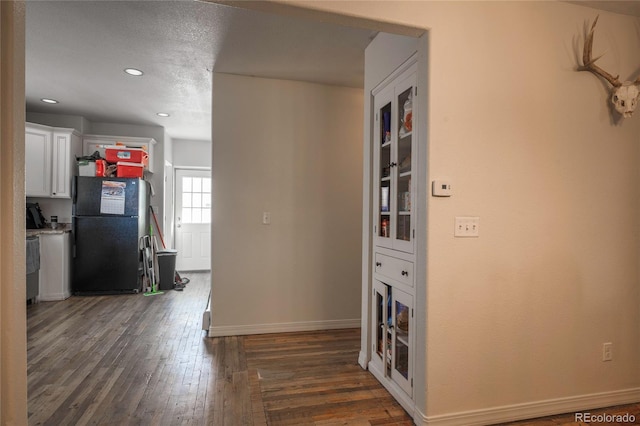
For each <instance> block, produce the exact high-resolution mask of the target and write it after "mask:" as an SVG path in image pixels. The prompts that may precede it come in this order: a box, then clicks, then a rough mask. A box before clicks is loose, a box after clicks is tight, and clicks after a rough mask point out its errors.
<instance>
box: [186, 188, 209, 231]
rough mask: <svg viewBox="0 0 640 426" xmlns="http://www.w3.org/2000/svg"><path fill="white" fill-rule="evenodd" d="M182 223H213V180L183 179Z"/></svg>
mask: <svg viewBox="0 0 640 426" xmlns="http://www.w3.org/2000/svg"><path fill="white" fill-rule="evenodd" d="M182 223H211V178H208V177H183V178H182Z"/></svg>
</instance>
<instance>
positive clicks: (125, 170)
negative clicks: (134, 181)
mask: <svg viewBox="0 0 640 426" xmlns="http://www.w3.org/2000/svg"><path fill="white" fill-rule="evenodd" d="M117 165H118V171H117V172H116V176H117V177H121V178H141V177H142V174H143V172H144V164H140V163H128V162H126V161H118V163H117Z"/></svg>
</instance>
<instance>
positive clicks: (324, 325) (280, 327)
mask: <svg viewBox="0 0 640 426" xmlns="http://www.w3.org/2000/svg"><path fill="white" fill-rule="evenodd" d="M358 327H360V318H357V319H347V320H326V321H300V322H282V323H272V324H250V325H223V326H215V325H212V326H211V327H209V337H222V336H242V335H247V334H268V333H290V332H294V331H316V330H333V329H338V328H358Z"/></svg>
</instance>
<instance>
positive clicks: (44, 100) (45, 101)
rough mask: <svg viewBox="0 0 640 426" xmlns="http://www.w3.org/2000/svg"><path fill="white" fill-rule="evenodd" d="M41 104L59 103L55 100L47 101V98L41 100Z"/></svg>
mask: <svg viewBox="0 0 640 426" xmlns="http://www.w3.org/2000/svg"><path fill="white" fill-rule="evenodd" d="M40 100H41V101H42V102H44V103H46V104H58V103H60V102H58V101H56V100H55V99H49V98H42V99H40Z"/></svg>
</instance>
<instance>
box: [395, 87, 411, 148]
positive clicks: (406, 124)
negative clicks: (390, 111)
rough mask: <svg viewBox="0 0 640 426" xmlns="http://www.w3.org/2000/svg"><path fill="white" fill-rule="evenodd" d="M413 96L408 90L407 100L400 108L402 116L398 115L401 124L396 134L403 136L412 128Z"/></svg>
mask: <svg viewBox="0 0 640 426" xmlns="http://www.w3.org/2000/svg"><path fill="white" fill-rule="evenodd" d="M412 110H413V96H412V93H411V92H409V96H407V100H406V101H404V105H403V108H402V116H401V117H400V122H401V123H402V125H401V126H400V130H399V132H398V136H400V137H401V138H404V137H405V136H407V135H408V134H409V133H411V130H412V129H413V120H412V119H413V112H412Z"/></svg>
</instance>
